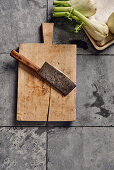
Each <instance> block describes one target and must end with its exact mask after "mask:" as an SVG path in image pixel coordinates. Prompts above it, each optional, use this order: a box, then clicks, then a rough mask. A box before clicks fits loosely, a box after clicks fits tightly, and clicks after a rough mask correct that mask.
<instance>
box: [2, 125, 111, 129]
mask: <svg viewBox="0 0 114 170" xmlns="http://www.w3.org/2000/svg"><path fill="white" fill-rule="evenodd" d="M5 127H6V128H23V127H24V128H28V127H33V128H36V127H43V128H56V127H57V128H59V127H60V128H91V127H92V128H102V127H103V128H114V126H64V125H61V126H49V125H46V126H23V125H21V126H0V128H5Z"/></svg>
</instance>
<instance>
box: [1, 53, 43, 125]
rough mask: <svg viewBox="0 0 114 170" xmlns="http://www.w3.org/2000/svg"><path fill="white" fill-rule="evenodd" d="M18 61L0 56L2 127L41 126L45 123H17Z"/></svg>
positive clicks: (7, 56) (6, 55) (6, 56)
mask: <svg viewBox="0 0 114 170" xmlns="http://www.w3.org/2000/svg"><path fill="white" fill-rule="evenodd" d="M17 69H18V67H17V61H16V60H15V59H13V58H12V57H10V55H9V54H0V126H15V125H16V126H23V125H24V126H27V125H29V126H31V125H34V126H39V125H42V126H43V125H45V123H44V122H17V121H16V112H17V108H16V106H17V86H18V82H17V81H18V80H17V79H18V75H17Z"/></svg>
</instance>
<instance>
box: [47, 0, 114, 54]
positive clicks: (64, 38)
mask: <svg viewBox="0 0 114 170" xmlns="http://www.w3.org/2000/svg"><path fill="white" fill-rule="evenodd" d="M52 10H53V0H48V20H49V21H50V22H51V21H53V22H54V23H55V27H54V43H57V44H69V43H74V44H77V46H78V50H77V52H78V54H114V45H112V46H110V47H109V48H107V49H105V50H103V51H97V50H96V49H95V48H94V47H93V45H92V44H91V42H90V40H89V39H88V37H87V36H86V34H85V33H84V31H81V32H79V33H78V34H75V33H73V28H74V26H75V22H74V23H72V22H71V21H67V19H64V18H56V19H54V18H53V17H52Z"/></svg>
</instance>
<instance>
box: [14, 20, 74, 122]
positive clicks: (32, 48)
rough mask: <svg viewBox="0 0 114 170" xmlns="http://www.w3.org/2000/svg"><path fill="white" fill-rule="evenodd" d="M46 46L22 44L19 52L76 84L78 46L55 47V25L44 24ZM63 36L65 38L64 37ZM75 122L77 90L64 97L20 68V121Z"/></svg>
mask: <svg viewBox="0 0 114 170" xmlns="http://www.w3.org/2000/svg"><path fill="white" fill-rule="evenodd" d="M42 32H43V40H44V43H39V44H37V43H34V44H20V46H19V53H21V54H22V55H24V56H25V57H27V58H28V59H29V60H31V61H32V62H33V63H34V64H36V65H38V66H39V67H41V66H42V65H43V64H44V62H45V61H47V62H49V63H50V64H51V65H53V66H55V67H57V68H58V69H60V70H61V71H62V72H64V73H65V74H66V75H67V76H68V77H69V78H70V79H71V80H72V81H74V82H75V83H76V45H54V44H52V40H53V23H43V24H42ZM61 36H62V35H61ZM47 118H48V121H74V120H75V119H76V88H75V89H74V90H73V91H72V92H71V93H69V94H68V95H67V96H65V97H64V96H62V95H61V94H60V93H58V92H57V91H56V90H55V89H53V88H52V87H51V86H50V85H49V84H47V83H45V82H43V81H42V80H41V79H40V78H37V75H36V74H35V73H34V72H33V71H31V70H30V69H29V68H27V67H26V66H24V65H23V64H21V63H19V66H18V98H17V120H18V121H47Z"/></svg>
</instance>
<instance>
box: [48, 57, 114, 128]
mask: <svg viewBox="0 0 114 170" xmlns="http://www.w3.org/2000/svg"><path fill="white" fill-rule="evenodd" d="M113 77H114V55H112V56H111V55H104V56H103V55H78V56H77V81H76V82H77V101H76V102H77V103H76V104H77V106H76V107H77V108H76V109H77V116H76V117H77V120H76V121H75V122H72V123H68V122H66V123H60V122H59V123H55V122H54V123H49V125H50V126H114V78H113Z"/></svg>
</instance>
